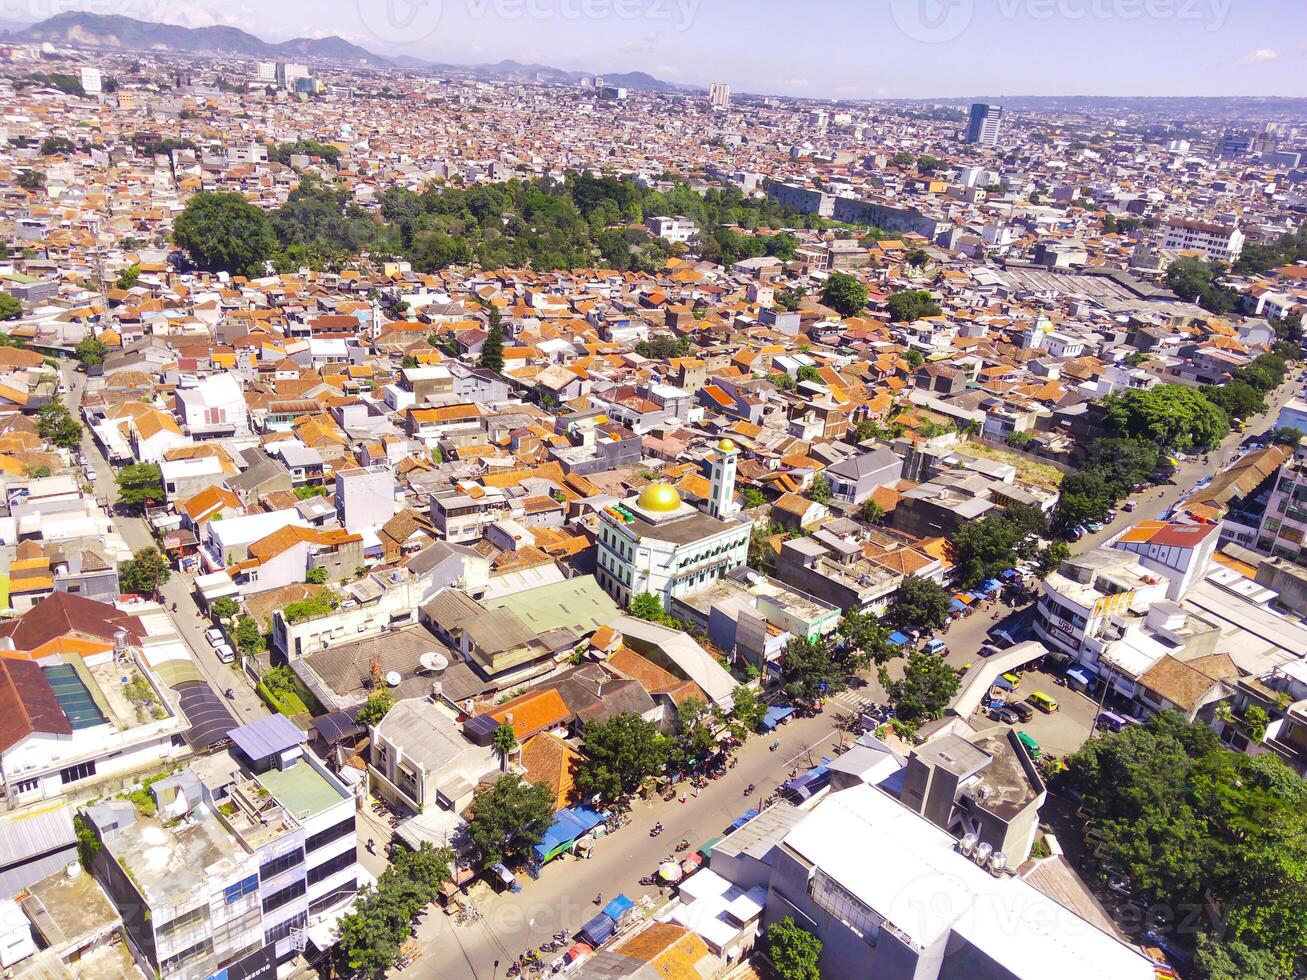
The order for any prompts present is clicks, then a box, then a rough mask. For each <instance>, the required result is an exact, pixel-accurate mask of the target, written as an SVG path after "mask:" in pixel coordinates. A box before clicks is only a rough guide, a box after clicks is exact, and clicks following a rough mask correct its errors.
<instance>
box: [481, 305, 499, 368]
mask: <svg viewBox="0 0 1307 980" xmlns="http://www.w3.org/2000/svg"><path fill="white" fill-rule="evenodd" d="M487 316H488V319H489V326H488V329H487V330H486V339H485V343H483V344H482V345H481V368H482V370H485V371H492V372H494V373H495V374H499V373H500V372H501V371H503V370H504V325H503V323H502V322H501V317H500V313H499V307H497V306H494V305H491V306H490V307H489V308H488V310H487Z"/></svg>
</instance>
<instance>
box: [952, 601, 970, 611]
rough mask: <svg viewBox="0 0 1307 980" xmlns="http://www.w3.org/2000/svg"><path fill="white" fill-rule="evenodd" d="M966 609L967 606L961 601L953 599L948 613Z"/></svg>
mask: <svg viewBox="0 0 1307 980" xmlns="http://www.w3.org/2000/svg"><path fill="white" fill-rule="evenodd" d="M966 608H967V604H966V603H965V602H963V601H962V600H961V599H954V600H953V604H952V605H950V606H949V612H961V611H962V610H963V609H966Z"/></svg>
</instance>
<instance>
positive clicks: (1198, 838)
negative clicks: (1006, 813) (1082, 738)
mask: <svg viewBox="0 0 1307 980" xmlns="http://www.w3.org/2000/svg"><path fill="white" fill-rule="evenodd" d="M1068 762H1069V768H1068V771H1067V773H1066V778H1067V779H1068V780H1069V781H1070V782H1071V783H1072V784H1074V785H1075V786H1076V787H1077V788H1078V789H1079V790H1080V792H1081V793H1083V795H1084V808H1085V810H1087V811H1088V813H1089V818H1090V820H1091V821H1092V825H1093V827H1094V829H1095V830H1096V831H1097V832H1098V833H1099V834H1101V835H1102V840H1103V843H1102V847H1103V849H1104V850H1105V852H1106V858H1107V860H1109V861H1111V862H1112V863H1114V864H1116V865H1118V866H1119V867H1120V868H1121V869H1122V870H1123V871H1124V872H1125V874H1126V876H1127V877H1128V878H1129V879H1130V881H1131V883H1132V884H1133V886H1134V888H1135V889H1136V890H1137V891H1140V892H1142V893H1143V894H1145V895H1147V896H1149V897H1151V898H1154V899H1156V900H1158V901H1164V902H1166V903H1168V904H1169V905H1170V906H1171V907H1172V908H1174V909H1180V910H1184V909H1186V908H1187V909H1192V910H1194V915H1193V916H1192V917H1191V918H1192V920H1193V921H1195V922H1196V923H1198V924H1199V927H1200V928H1201V930H1202V934H1201V935H1200V936H1199V937H1198V950H1197V952H1198V955H1197V957H1196V959H1195V967H1196V972H1197V974H1198V975H1199V976H1203V977H1208V978H1211V980H1218V978H1219V980H1235V978H1236V977H1238V978H1243V980H1277V978H1281V977H1289V976H1301V975H1302V971H1303V969H1304V968H1305V967H1307V873H1304V868H1307V784H1304V782H1303V781H1302V779H1300V778H1299V777H1298V776H1297V775H1296V774H1295V773H1294V772H1293V771H1292V770H1291V769H1289V768H1288V766H1286V765H1285V764H1284V763H1283V762H1282V761H1281V760H1280V759H1279V757H1277V756H1276V755H1274V754H1273V753H1269V752H1267V753H1263V754H1261V755H1257V756H1248V755H1244V754H1242V753H1236V752H1231V751H1228V750H1227V749H1225V748H1223V747H1222V746H1221V744H1220V742H1219V741H1218V740H1217V737H1216V735H1215V733H1214V732H1213V731H1212V730H1211V728H1210V727H1208V726H1206V725H1203V724H1190V723H1189V722H1187V721H1185V719H1184V718H1183V717H1182V716H1180V715H1178V714H1175V713H1173V712H1168V713H1163V714H1161V715H1158V716H1156V717H1154V718H1152V719H1150V720H1149V721H1148V722H1147V723H1146V724H1143V725H1132V726H1130V727H1129V728H1128V729H1126V730H1125V731H1123V732H1121V733H1120V734H1117V735H1112V736H1109V737H1106V738H1095V739H1091V740H1090V741H1089V742H1088V743H1086V745H1085V746H1084V748H1082V749H1081V750H1080V751H1079V752H1077V753H1076V754H1075V755H1074V756H1072V757H1071V758H1070V759H1069V760H1068Z"/></svg>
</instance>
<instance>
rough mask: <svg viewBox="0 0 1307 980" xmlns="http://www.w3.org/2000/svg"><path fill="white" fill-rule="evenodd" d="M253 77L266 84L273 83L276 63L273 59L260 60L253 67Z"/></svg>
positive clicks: (275, 75)
mask: <svg viewBox="0 0 1307 980" xmlns="http://www.w3.org/2000/svg"><path fill="white" fill-rule="evenodd" d="M254 79H255V81H258V82H263V83H265V84H268V85H275V84H276V82H277V63H276V62H275V61H260V62H259V63H258V64H257V65H256V66H255V68H254Z"/></svg>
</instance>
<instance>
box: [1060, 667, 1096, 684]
mask: <svg viewBox="0 0 1307 980" xmlns="http://www.w3.org/2000/svg"><path fill="white" fill-rule="evenodd" d="M1066 675H1067V677H1070V678H1071V679H1072V680H1073V681H1078V682H1079V683H1081V684H1083V685H1085V686H1086V687H1088V686H1089V685H1090V684H1091V683H1093V680H1094V674H1093V672H1092V671H1091V670H1090V669H1089V668H1088V667H1083V666H1081V665H1080V664H1076V666H1074V667H1068V668H1067V669H1066Z"/></svg>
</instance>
